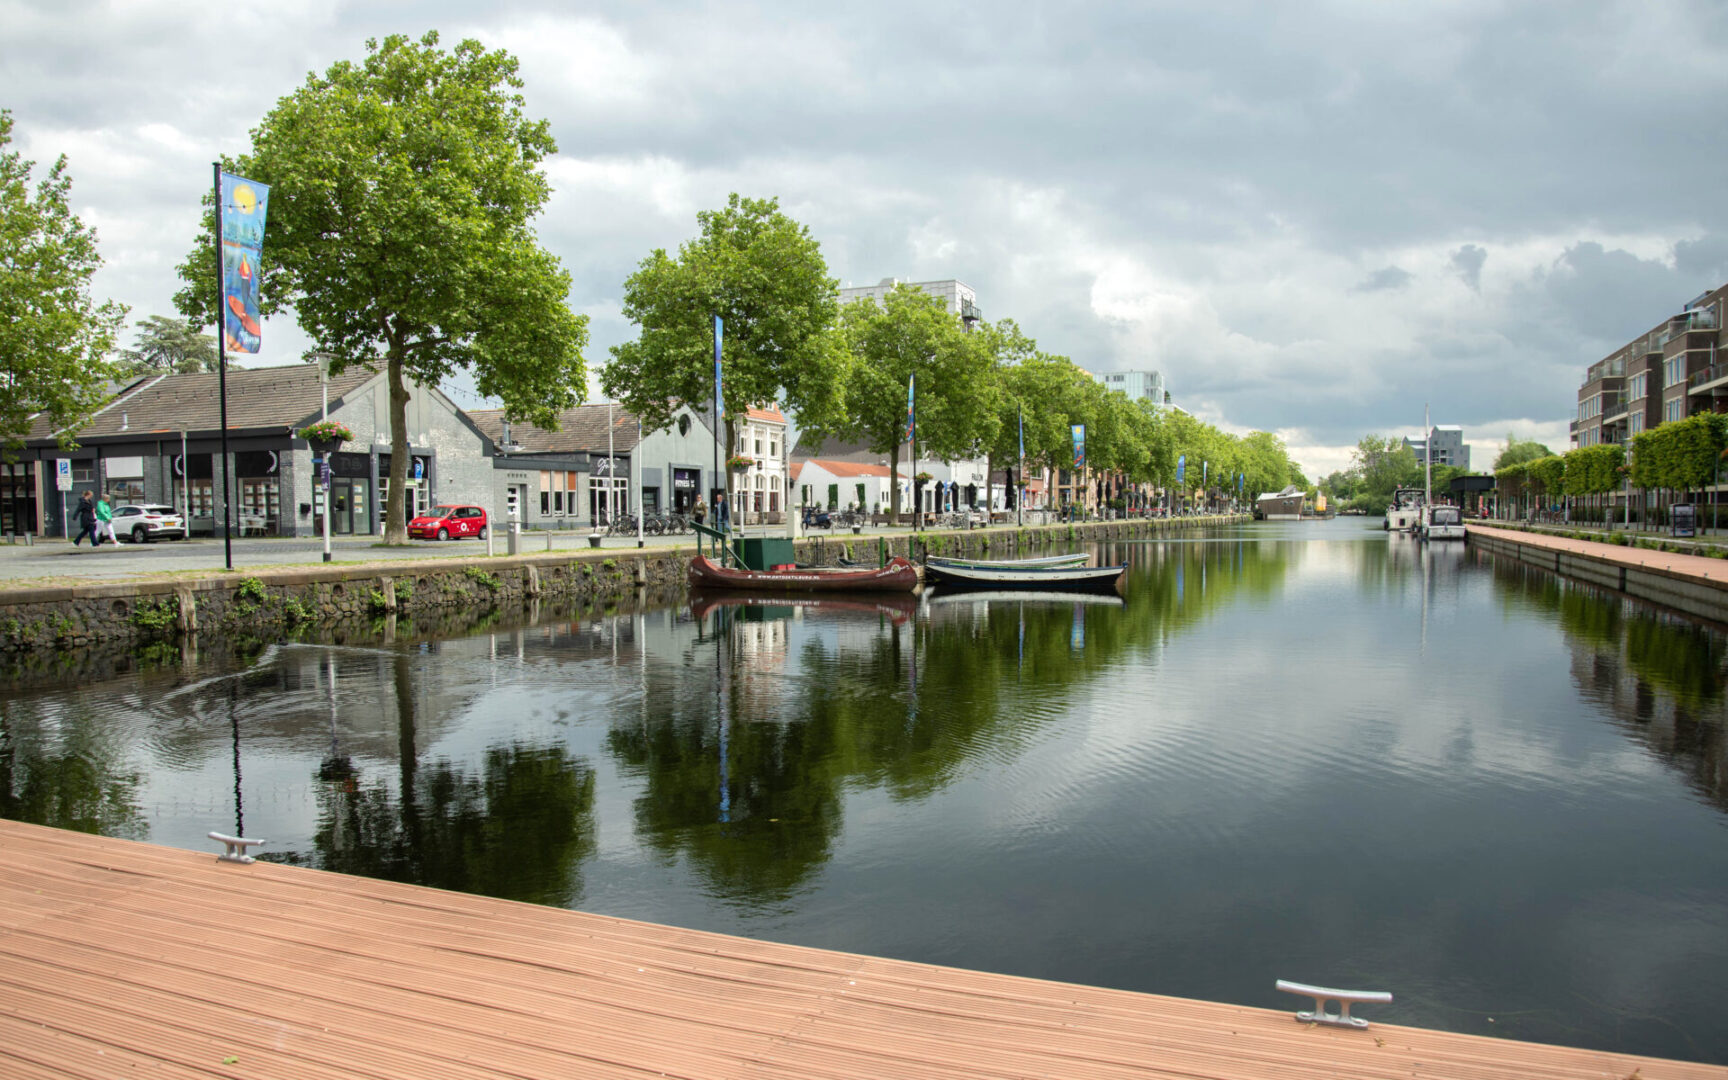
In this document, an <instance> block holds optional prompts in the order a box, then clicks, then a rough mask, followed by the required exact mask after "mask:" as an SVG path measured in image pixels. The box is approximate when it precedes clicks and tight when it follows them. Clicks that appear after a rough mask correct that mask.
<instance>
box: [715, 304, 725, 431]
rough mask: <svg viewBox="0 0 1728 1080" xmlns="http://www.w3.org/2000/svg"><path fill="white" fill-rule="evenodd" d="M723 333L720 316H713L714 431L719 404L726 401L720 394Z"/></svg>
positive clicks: (718, 416) (716, 426) (718, 414)
mask: <svg viewBox="0 0 1728 1080" xmlns="http://www.w3.org/2000/svg"><path fill="white" fill-rule="evenodd" d="M725 333H726V324H725V323H724V322H722V321H721V320H720V316H718V315H716V316H714V425H715V428H716V429H718V428H719V425H720V407H721V406H720V403H721V402H723V401H725V400H726V398H725V395H723V394H722V393H721V392H720V390H721V387H720V339H721V338H722V337H724V336H725Z"/></svg>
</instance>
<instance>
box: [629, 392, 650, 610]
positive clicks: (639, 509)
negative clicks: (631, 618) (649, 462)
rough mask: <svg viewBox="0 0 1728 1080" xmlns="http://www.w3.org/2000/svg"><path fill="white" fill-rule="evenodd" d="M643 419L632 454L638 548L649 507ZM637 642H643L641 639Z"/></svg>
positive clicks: (637, 424) (638, 421)
mask: <svg viewBox="0 0 1728 1080" xmlns="http://www.w3.org/2000/svg"><path fill="white" fill-rule="evenodd" d="M641 456H642V418H641V417H640V416H638V417H637V418H636V449H634V450H632V451H631V452H630V471H631V472H632V473H634V474H636V546H637V547H641V546H642V528H643V524H644V522H645V521H646V519H647V517H648V514H647V512H646V511H647V507H645V506H643V505H642V462H641V461H640V460H638V459H639V458H641ZM637 641H641V639H640V638H638V639H637Z"/></svg>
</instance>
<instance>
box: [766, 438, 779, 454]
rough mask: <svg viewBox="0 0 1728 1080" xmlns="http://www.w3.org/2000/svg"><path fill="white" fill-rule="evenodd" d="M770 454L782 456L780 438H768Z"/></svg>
mask: <svg viewBox="0 0 1728 1080" xmlns="http://www.w3.org/2000/svg"><path fill="white" fill-rule="evenodd" d="M768 456H769V457H771V458H778V457H779V456H780V443H779V441H778V440H776V439H769V440H768Z"/></svg>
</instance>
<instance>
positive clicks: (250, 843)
mask: <svg viewBox="0 0 1728 1080" xmlns="http://www.w3.org/2000/svg"><path fill="white" fill-rule="evenodd" d="M210 839H212V840H215V841H216V842H217V843H220V844H222V845H223V846H225V847H226V848H227V850H226V851H224V852H223V853H222V854H220V855H218V856H216V858H217V859H219V860H221V861H222V862H237V863H249V862H256V861H257V860H256V859H254V858H252V856H250V855H248V854H246V849H247V848H249V847H256V846H258V845H259V844H267V843H269V841H268V840H247V839H244V838H242V837H238V836H228V835H226V834H224V833H219V832H213V833H211V834H210Z"/></svg>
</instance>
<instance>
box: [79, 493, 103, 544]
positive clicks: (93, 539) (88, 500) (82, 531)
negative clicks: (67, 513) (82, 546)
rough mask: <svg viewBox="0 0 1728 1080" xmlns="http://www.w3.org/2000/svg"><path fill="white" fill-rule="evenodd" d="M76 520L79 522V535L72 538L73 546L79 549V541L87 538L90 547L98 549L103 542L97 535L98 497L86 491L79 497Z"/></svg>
mask: <svg viewBox="0 0 1728 1080" xmlns="http://www.w3.org/2000/svg"><path fill="white" fill-rule="evenodd" d="M73 516H74V520H76V521H77V522H78V535H77V536H74V537H73V538H72V546H73V547H77V546H78V544H79V541H81V540H83V539H84V538H85V537H86V536H88V537H89V538H90V546H91V547H96V546H97V545H98V544H100V543H101V542H102V541H101V539H100V538H99V537H97V535H96V495H95V493H94V492H90V491H86V492H85V493H84V494H82V495H80V496H78V509H77V510H75V511H74V512H73Z"/></svg>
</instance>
